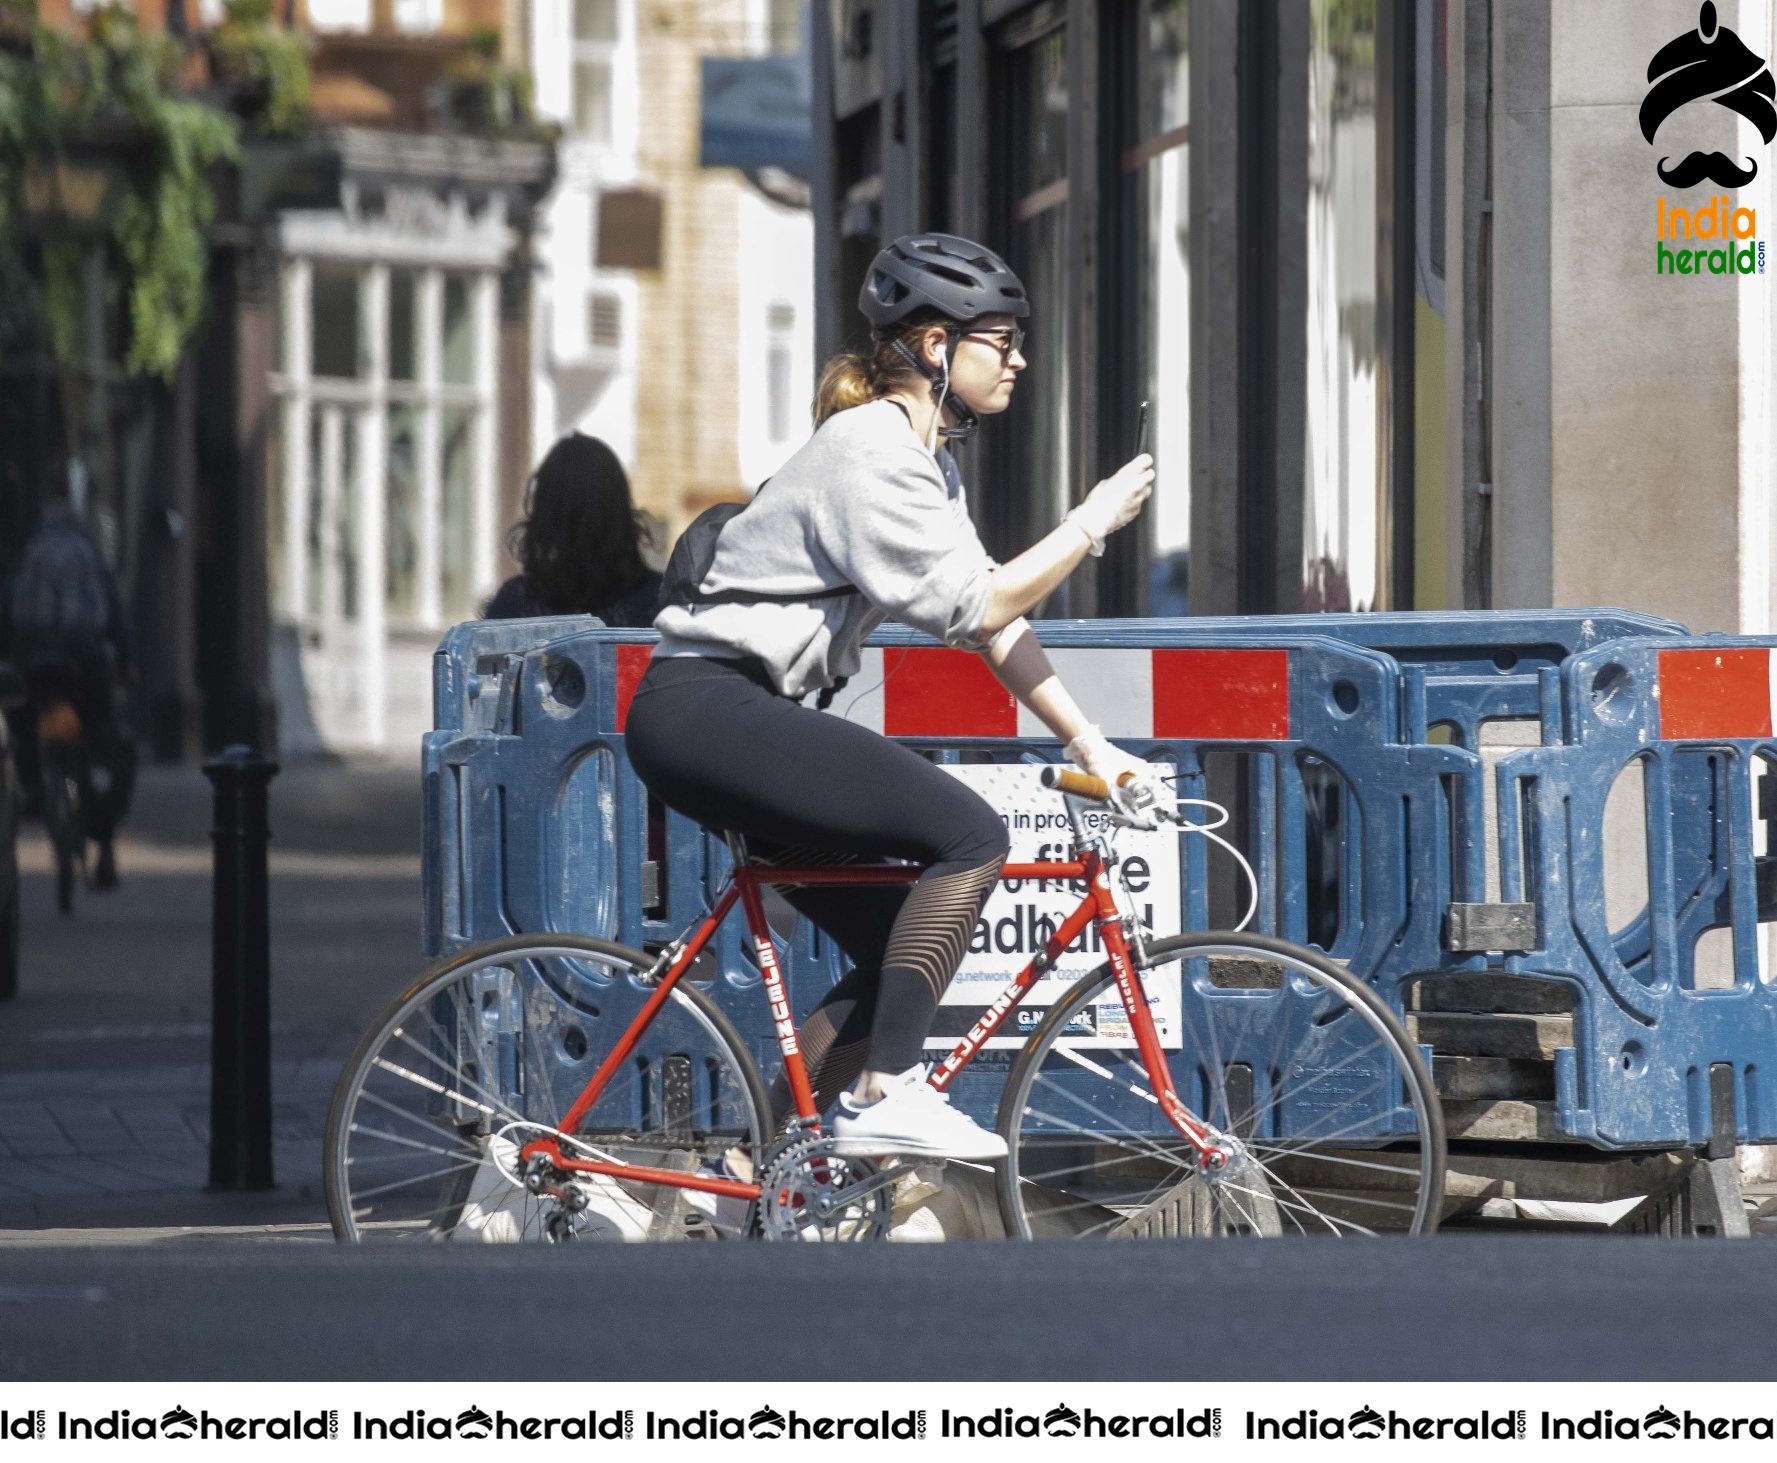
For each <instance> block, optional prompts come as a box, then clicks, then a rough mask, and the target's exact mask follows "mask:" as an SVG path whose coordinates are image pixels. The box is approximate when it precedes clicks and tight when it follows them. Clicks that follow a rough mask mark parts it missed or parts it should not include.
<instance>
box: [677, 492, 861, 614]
mask: <svg viewBox="0 0 1777 1463" xmlns="http://www.w3.org/2000/svg"><path fill="white" fill-rule="evenodd" d="M770 481H771V479H769V478H767V479H766V480H765V482H763V483H760V484H759V488H758V492H756V493H754V494H753V496H754V497H755V498H757V497H758V496H759V493H763V492H764V491H765V489H766V487H767V486H768V485H769V483H770ZM746 509H747V505H746V504H745V503H717V504H716V505H715V506H714V507H713V508H705V509H704V510H703V512H701V513H699V514H698V515H697V517H695V518H693V519H692V520H691V522H690V523H688V524H686V525H685V531H684V532H683V533H682V534H680V535H679V541H678V542H677V543H676V544H674V545H673V551H672V554H671V556H670V557H668V559H667V561H666V569H665V571H664V572H663V573H662V574H661V577H660V607H661V609H666V608H668V607H669V606H671V605H677V606H678V607H679V608H681V609H690V608H692V607H693V606H696V605H722V604H754V603H757V602H758V601H760V600H772V601H775V602H776V603H779V604H797V603H800V602H801V601H803V600H816V599H837V598H838V597H839V596H840V595H844V594H856V593H857V592H858V591H857V590H856V589H855V588H854V587H853V586H851V585H849V584H842V585H840V586H839V588H837V589H813V590H808V591H806V592H805V593H802V594H771V593H769V592H767V591H765V590H762V589H724V590H721V591H719V592H718V593H714V594H711V593H709V592H708V591H706V590H705V589H704V587H703V581H704V580H705V579H707V578H709V574H710V566H711V565H712V564H714V563H715V561H716V540H717V539H718V538H719V537H720V536H721V533H722V529H723V527H724V526H725V525H726V524H727V523H728V520H729V519H731V518H733V517H734V516H735V514H737V513H744V512H745V511H746Z"/></svg>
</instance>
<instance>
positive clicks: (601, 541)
mask: <svg viewBox="0 0 1777 1463" xmlns="http://www.w3.org/2000/svg"><path fill="white" fill-rule="evenodd" d="M642 536H643V528H642V521H641V516H640V515H639V514H638V513H637V512H636V510H635V504H634V503H632V502H631V501H630V496H629V479H628V478H627V477H626V476H625V475H624V472H623V464H622V463H620V462H619V461H618V460H617V454H616V453H615V452H613V451H612V450H611V449H610V448H609V447H607V446H606V445H605V444H604V443H603V442H601V441H599V439H598V438H597V437H588V436H585V435H584V434H582V433H580V432H573V433H570V434H569V435H568V436H566V437H563V438H562V439H561V440H560V441H559V442H557V443H556V444H555V446H553V447H551V448H550V449H549V454H548V456H546V457H545V458H544V459H543V461H542V464H541V465H540V466H539V467H538V468H537V471H536V472H535V473H534V474H533V475H532V477H531V481H530V483H529V485H528V487H527V488H526V490H525V518H524V520H523V521H522V522H521V523H519V524H518V525H517V526H516V527H514V528H513V530H512V534H511V537H510V538H509V539H508V540H507V543H508V545H509V546H510V548H511V550H512V557H513V558H515V559H516V560H518V563H519V566H520V568H521V569H522V570H523V572H522V573H520V574H515V575H513V577H512V578H510V579H508V580H507V581H506V582H505V583H504V584H502V585H501V586H500V589H499V592H498V593H497V594H495V595H494V597H493V598H492V599H491V600H489V601H488V605H487V609H486V610H485V611H483V616H484V618H486V619H489V620H519V619H529V618H533V617H535V616H538V615H597V616H598V617H599V618H600V619H601V620H603V621H604V622H605V623H606V624H607V625H624V626H633V627H637V628H641V629H646V628H647V627H648V626H650V625H652V624H653V623H654V616H655V615H656V614H657V613H658V612H659V609H660V603H659V601H660V576H659V575H658V574H656V573H654V572H653V571H652V570H651V569H649V568H648V566H647V565H646V564H645V563H643V562H642Z"/></svg>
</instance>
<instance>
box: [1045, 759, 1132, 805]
mask: <svg viewBox="0 0 1777 1463" xmlns="http://www.w3.org/2000/svg"><path fill="white" fill-rule="evenodd" d="M1134 777H1135V774H1134V773H1133V772H1125V773H1124V774H1123V775H1122V777H1120V778H1118V779H1117V785H1118V786H1119V787H1121V786H1122V785H1123V784H1124V783H1126V782H1130V781H1133V780H1134ZM1042 781H1043V786H1044V787H1046V788H1049V789H1051V790H1053V791H1056V792H1064V793H1066V794H1067V795H1068V796H1069V797H1076V798H1084V799H1086V801H1087V802H1091V803H1108V802H1109V801H1110V800H1111V785H1110V784H1109V783H1108V782H1106V781H1105V780H1104V779H1103V778H1102V777H1093V776H1091V775H1090V774H1089V773H1085V772H1075V771H1074V769H1073V768H1071V767H1057V766H1056V765H1055V764H1054V763H1050V764H1049V765H1048V766H1047V767H1045V768H1044V769H1043V772H1042Z"/></svg>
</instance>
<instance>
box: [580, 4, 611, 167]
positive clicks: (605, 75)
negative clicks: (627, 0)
mask: <svg viewBox="0 0 1777 1463" xmlns="http://www.w3.org/2000/svg"><path fill="white" fill-rule="evenodd" d="M617 39H618V13H617V0H574V130H575V131H576V132H578V133H579V134H580V135H581V136H582V137H584V138H586V139H587V140H588V141H589V142H595V143H598V144H599V145H600V146H609V144H610V142H611V135H612V116H613V96H612V93H613V89H614V85H613V83H614V73H615V67H614V60H615V56H614V53H615V51H616V46H617Z"/></svg>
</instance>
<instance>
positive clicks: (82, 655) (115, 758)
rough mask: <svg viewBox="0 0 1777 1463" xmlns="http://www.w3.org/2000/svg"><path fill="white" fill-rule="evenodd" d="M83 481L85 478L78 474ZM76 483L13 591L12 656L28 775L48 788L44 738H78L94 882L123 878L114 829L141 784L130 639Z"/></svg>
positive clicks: (106, 885)
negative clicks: (127, 703) (128, 693)
mask: <svg viewBox="0 0 1777 1463" xmlns="http://www.w3.org/2000/svg"><path fill="white" fill-rule="evenodd" d="M77 481H78V480H77ZM79 496H80V494H79V489H78V487H76V488H75V490H74V491H73V492H72V493H71V495H70V498H69V499H68V500H65V501H63V500H58V501H54V502H51V503H50V504H49V505H48V506H47V507H45V508H44V510H43V516H42V518H41V519H40V520H39V521H38V524H37V528H36V530H35V531H34V532H33V533H32V535H31V537H30V539H29V540H28V541H27V542H26V544H25V550H24V553H23V554H22V555H21V556H20V559H19V565H18V569H17V571H16V572H15V573H14V575H13V578H12V584H11V586H10V588H9V591H8V593H7V596H6V611H7V614H6V619H7V625H6V632H7V633H6V636H5V639H6V643H7V654H8V656H9V658H10V659H11V661H12V662H13V664H14V665H15V666H16V667H17V668H18V670H19V672H20V673H21V674H22V675H23V676H24V678H25V685H26V687H27V690H28V692H29V701H28V709H27V711H26V714H25V715H24V716H23V717H22V718H21V723H22V724H20V725H18V726H17V728H16V729H17V730H18V732H19V733H20V735H19V737H18V741H19V744H20V753H21V756H20V761H21V763H22V764H26V765H23V766H21V769H20V770H21V773H22V774H23V778H24V782H25V786H26V788H27V789H29V791H30V793H31V794H34V795H41V791H42V786H41V777H42V773H41V767H42V761H43V758H44V756H45V755H46V753H45V743H46V742H50V741H54V742H58V743H59V742H69V741H72V742H75V743H77V744H78V746H79V748H80V751H81V756H80V759H79V760H80V763H81V765H82V768H83V774H84V775H83V776H82V779H81V780H82V782H83V784H84V786H83V788H82V800H81V802H82V816H83V818H84V821H85V824H86V835H87V837H88V838H90V839H91V840H92V841H93V842H94V843H95V844H96V845H97V847H98V860H97V863H96V864H95V866H94V869H93V885H94V887H95V888H99V889H110V888H114V887H115V886H116V884H117V857H116V847H115V843H116V836H117V829H118V827H119V826H120V825H121V824H122V822H123V820H124V817H125V816H126V815H127V813H128V812H129V805H130V795H131V793H132V791H133V790H134V787H135V782H136V744H135V740H134V738H133V737H132V736H131V735H130V733H129V730H128V728H127V726H126V725H125V719H124V716H123V711H122V701H123V687H124V685H125V684H126V683H127V682H128V681H129V680H130V678H131V674H132V665H131V658H130V639H129V632H128V629H127V627H126V626H125V624H124V619H123V603H122V600H121V599H120V598H119V596H118V592H117V580H116V579H115V578H114V577H113V576H112V573H111V569H110V566H109V565H107V564H106V563H105V557H104V555H103V554H101V553H100V552H99V546H98V545H97V544H96V543H94V542H93V540H92V537H91V535H90V534H88V533H87V531H86V525H85V523H84V521H83V520H82V517H81V514H80V511H79Z"/></svg>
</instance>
